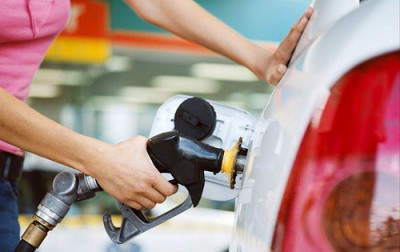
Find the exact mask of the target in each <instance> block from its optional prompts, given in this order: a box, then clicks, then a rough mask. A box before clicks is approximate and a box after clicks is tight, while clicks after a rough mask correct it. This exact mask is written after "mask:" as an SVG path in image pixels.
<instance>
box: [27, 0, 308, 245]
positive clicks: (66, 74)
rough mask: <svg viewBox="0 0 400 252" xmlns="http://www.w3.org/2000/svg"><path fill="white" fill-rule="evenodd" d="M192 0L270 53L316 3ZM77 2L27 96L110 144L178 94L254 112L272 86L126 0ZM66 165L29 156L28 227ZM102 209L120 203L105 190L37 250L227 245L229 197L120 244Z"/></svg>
mask: <svg viewBox="0 0 400 252" xmlns="http://www.w3.org/2000/svg"><path fill="white" fill-rule="evenodd" d="M196 2H197V3H199V4H200V5H202V6H203V7H204V8H206V9H207V10H208V11H210V12H211V13H212V14H214V15H215V16H217V17H218V18H220V19H221V20H222V21H223V22H225V23H226V24H228V25H229V26H231V27H232V28H234V29H235V30H236V31H238V32H239V33H241V34H242V35H243V36H245V37H247V38H249V39H251V40H253V41H255V42H257V43H260V45H262V46H264V47H265V48H266V49H268V50H274V49H275V48H276V47H277V45H278V44H279V42H280V41H281V40H282V39H283V37H284V36H285V35H286V34H287V32H288V31H289V30H290V27H291V26H292V24H294V23H295V22H296V20H297V19H298V18H299V17H300V16H301V14H302V13H303V12H304V11H305V10H306V8H307V7H308V5H309V4H310V1H309V0H279V1H277V0H197V1H196ZM71 7H72V9H71V16H70V20H69V23H68V25H67V26H66V27H65V29H64V31H63V32H62V34H60V36H59V37H58V38H57V39H56V41H55V42H54V43H53V45H52V47H51V48H50V49H49V51H48V53H47V55H46V58H45V61H44V62H43V64H42V65H41V67H40V69H39V71H38V72H37V74H36V75H35V77H34V80H33V85H32V87H31V90H30V97H29V101H28V102H29V104H30V106H32V107H33V108H34V109H36V110H38V111H39V112H41V113H43V114H44V115H46V116H48V117H50V118H52V119H53V120H55V121H57V122H59V123H61V124H62V125H64V126H66V127H68V128H70V129H73V130H75V131H77V132H80V133H82V134H85V135H88V136H92V137H95V138H98V139H101V140H103V141H106V142H109V143H118V142H120V141H123V140H125V139H127V138H130V137H132V136H135V135H137V134H141V135H144V136H148V134H149V132H150V129H151V126H152V123H153V119H154V117H155V115H156V112H157V109H158V108H159V107H160V105H161V104H163V103H164V102H165V101H166V100H167V99H169V98H171V97H173V96H174V95H177V94H185V95H190V96H198V97H201V98H203V99H210V100H213V101H218V102H221V103H224V104H227V105H232V106H235V107H238V108H242V109H245V110H247V111H249V112H250V113H252V114H253V115H254V116H255V118H258V116H259V115H260V113H261V111H262V109H263V107H264V106H265V104H266V103H267V102H268V99H269V96H270V94H271V92H272V91H273V88H272V87H271V86H269V85H267V84H266V83H264V82H261V81H258V80H257V78H256V77H255V76H254V75H253V74H252V73H251V72H250V71H248V70H247V69H245V68H243V67H241V66H238V65H237V64H235V63H233V62H231V61H230V60H228V59H226V58H223V57H221V56H219V55H216V54H214V53H212V52H210V51H208V50H207V49H205V48H202V47H200V46H198V45H195V44H193V43H191V42H188V41H185V40H182V39H180V38H177V37H176V36H173V35H171V34H169V33H167V32H165V31H163V30H161V29H159V28H157V27H154V26H152V25H150V24H148V23H145V22H143V21H142V20H141V19H140V18H139V17H138V16H136V15H135V14H134V13H133V12H132V11H131V9H130V8H129V7H128V6H127V5H126V4H125V3H124V2H123V1H122V0H71ZM210 29H211V28H210ZM50 148H51V147H50ZM65 169H69V168H68V167H64V166H61V165H59V164H57V163H54V162H51V161H49V160H46V159H43V158H41V157H38V156H36V155H33V154H31V153H27V155H26V161H25V172H24V175H23V178H22V180H21V181H20V185H19V186H20V189H21V197H20V212H21V214H22V216H21V223H22V227H21V228H22V231H23V230H24V227H25V226H24V225H25V224H26V223H27V222H28V221H29V218H30V216H31V215H32V214H33V213H34V212H35V211H36V207H37V205H38V203H39V202H40V200H41V199H42V198H43V196H44V195H45V193H46V192H47V191H48V190H49V188H50V185H51V182H52V179H53V177H54V176H55V175H56V174H57V173H58V172H59V171H61V170H65ZM106 210H110V211H111V212H112V213H113V214H116V215H118V210H117V209H116V204H115V201H114V200H113V199H112V198H110V197H108V195H106V194H105V193H99V194H98V195H97V196H96V198H94V199H91V200H88V201H86V202H82V203H77V204H74V206H73V207H72V209H71V210H70V212H69V214H68V216H67V218H66V220H64V221H63V223H61V225H60V227H57V228H56V229H55V230H54V231H52V232H51V233H50V234H49V237H48V238H47V239H46V240H45V242H44V244H43V245H42V247H41V251H63V249H64V250H65V251H70V250H72V249H74V248H75V247H76V251H86V249H85V246H89V247H90V248H92V250H93V248H98V249H94V251H187V248H188V247H190V248H191V250H192V251H197V250H196V249H197V248H198V249H199V250H198V251H224V250H226V249H227V248H228V247H229V239H230V227H231V226H232V224H233V210H234V202H233V201H229V202H213V201H209V200H202V201H201V202H200V205H199V207H198V208H196V209H191V210H189V211H187V212H188V213H185V214H182V216H180V217H179V218H178V217H177V218H176V220H175V224H172V223H169V224H165V225H163V227H160V228H159V229H157V230H155V231H149V232H148V233H149V234H145V235H143V237H142V236H140V237H139V238H138V239H135V240H134V241H133V242H130V243H129V244H125V245H123V246H116V245H115V246H114V245H113V244H112V243H111V241H110V240H109V239H108V237H107V236H106V233H105V231H104V230H103V227H102V218H101V215H102V214H103V213H104V212H105V211H106ZM189 212H190V213H189ZM64 222H65V223H64ZM210 230H212V232H210ZM68 234H70V236H71V242H69V240H68V239H69V238H68V237H70V236H68ZM154 240H157V243H156V244H155V243H154V242H153V241H154ZM95 241H97V242H95ZM183 241H185V242H183ZM204 241H207V243H205V242H204ZM167 243H168V244H167ZM197 243H198V245H196V244H197ZM66 244H68V246H67V245H66ZM85 244H87V245H85ZM94 244H97V245H98V247H93V246H94ZM185 244H186V245H187V246H186V247H185ZM71 246H72V247H71ZM74 246H75V247H74ZM177 246H179V247H177ZM205 248H208V249H207V250H205Z"/></svg>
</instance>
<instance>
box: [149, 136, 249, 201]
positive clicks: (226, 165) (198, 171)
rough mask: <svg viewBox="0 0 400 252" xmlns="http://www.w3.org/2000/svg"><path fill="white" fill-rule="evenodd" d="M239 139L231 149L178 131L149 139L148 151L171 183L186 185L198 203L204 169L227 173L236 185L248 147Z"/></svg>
mask: <svg viewBox="0 0 400 252" xmlns="http://www.w3.org/2000/svg"><path fill="white" fill-rule="evenodd" d="M241 144H242V139H241V138H240V139H239V140H238V141H237V143H236V144H235V145H234V146H233V148H232V149H230V150H226V151H224V150H223V149H220V148H215V147H213V146H210V145H207V144H204V143H202V142H200V141H198V140H195V139H192V138H189V137H187V136H184V135H182V134H180V133H179V132H178V131H176V130H175V131H170V132H166V133H162V134H160V135H157V136H155V137H152V138H150V139H149V140H148V143H147V151H148V153H149V155H150V157H151V159H152V161H153V163H154V165H155V166H156V167H157V169H158V170H159V171H160V172H161V173H170V174H171V175H172V176H173V178H174V179H173V180H172V181H171V182H172V183H178V184H181V185H183V186H185V187H186V189H187V190H188V192H189V194H190V197H191V199H192V203H193V206H197V204H198V203H199V201H200V198H201V194H202V192H203V188H204V183H205V179H204V172H205V171H208V172H213V173H214V174H217V173H220V172H223V173H226V174H227V175H228V178H229V183H230V187H231V188H232V189H233V188H234V185H235V179H236V175H237V174H238V173H241V172H243V168H244V163H245V162H244V161H245V157H246V154H247V150H246V149H242V148H241Z"/></svg>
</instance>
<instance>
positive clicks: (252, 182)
mask: <svg viewBox="0 0 400 252" xmlns="http://www.w3.org/2000/svg"><path fill="white" fill-rule="evenodd" d="M328 2H330V5H332V2H335V3H336V1H315V2H314V7H315V12H314V14H313V17H312V19H311V21H310V23H309V24H308V27H307V29H306V31H305V32H304V34H303V37H302V40H301V41H300V44H299V48H298V49H297V51H296V52H295V55H294V57H293V59H294V60H293V61H292V64H291V65H290V68H289V69H288V72H287V73H286V75H285V76H284V78H283V79H282V80H281V82H280V83H279V85H278V86H277V87H276V89H275V91H274V93H273V95H272V96H271V99H270V101H269V103H268V104H267V106H266V107H265V109H264V111H263V113H262V115H261V118H260V119H259V121H258V123H257V125H256V128H255V133H254V136H253V139H252V145H251V148H250V152H249V155H248V162H247V165H246V168H245V172H244V175H243V183H242V190H241V192H240V194H239V196H238V198H237V203H236V213H235V228H234V233H233V237H232V241H231V246H230V251H269V250H270V249H271V242H272V237H273V234H274V229H275V224H276V218H277V214H278V211H279V208H280V205H281V200H282V196H283V193H284V190H285V188H286V184H287V180H288V177H289V175H290V172H291V168H292V165H293V162H294V159H295V157H296V154H297V151H298V148H299V145H300V143H301V141H302V138H303V135H304V132H305V130H306V127H307V125H308V124H309V123H310V119H311V116H312V115H316V114H318V113H319V112H321V111H322V109H323V108H324V105H325V102H326V99H327V98H328V97H329V94H330V88H331V87H332V85H333V84H334V83H335V82H336V81H337V80H338V79H339V78H340V77H341V76H343V75H344V74H345V73H346V72H348V71H349V70H350V69H351V68H353V67H355V66H356V65H358V64H360V63H362V62H364V61H365V60H367V59H370V58H373V57H375V56H378V55H382V54H385V53H387V52H392V51H396V50H399V44H400V41H399V30H400V27H399V12H398V10H399V1H398V0H382V1H372V0H370V1H366V2H365V3H363V4H361V5H360V6H359V7H358V8H356V9H354V6H352V5H349V6H348V10H343V11H344V12H348V13H347V14H345V15H343V16H342V18H340V19H339V20H338V21H337V22H334V23H333V19H330V18H327V20H328V21H329V20H330V21H329V22H325V25H319V24H318V22H317V21H318V18H316V16H317V15H319V14H325V15H327V12H326V7H328V5H327V4H328ZM340 2H341V1H338V3H337V4H338V6H340ZM320 11H321V12H320ZM336 16H337V17H339V16H341V15H336ZM319 20H320V21H319V22H323V21H324V20H323V19H322V18H319ZM329 23H331V24H332V26H330V27H329V28H328V27H327V26H328V24H329ZM318 27H319V28H318ZM314 117H315V116H314ZM311 123H312V122H311Z"/></svg>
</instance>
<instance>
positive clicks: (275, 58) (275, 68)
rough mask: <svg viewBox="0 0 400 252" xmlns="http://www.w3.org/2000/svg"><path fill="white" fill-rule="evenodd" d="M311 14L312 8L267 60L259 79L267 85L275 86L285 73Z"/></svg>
mask: <svg viewBox="0 0 400 252" xmlns="http://www.w3.org/2000/svg"><path fill="white" fill-rule="evenodd" d="M312 13H313V9H312V8H308V9H307V11H306V12H305V13H304V14H303V16H302V17H301V18H300V19H299V20H298V21H297V22H296V23H295V24H294V25H293V26H292V28H291V29H290V31H289V33H288V34H287V35H286V37H285V38H284V39H283V41H282V42H281V44H280V45H279V47H278V48H277V50H276V51H275V52H274V53H273V54H272V55H271V56H270V57H269V58H268V60H267V62H266V64H265V66H264V69H266V70H265V71H261V72H262V75H261V76H258V78H259V79H262V80H266V81H267V82H268V83H269V84H272V85H276V84H277V83H278V82H279V81H280V79H281V78H282V77H283V75H284V74H285V73H286V70H287V64H288V63H289V60H290V58H291V57H292V54H293V52H294V49H295V48H296V46H297V43H298V42H299V39H300V37H301V34H302V33H303V31H304V29H305V28H306V26H307V23H308V21H309V19H310V17H311V15H312Z"/></svg>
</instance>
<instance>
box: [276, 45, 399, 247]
mask: <svg viewBox="0 0 400 252" xmlns="http://www.w3.org/2000/svg"><path fill="white" fill-rule="evenodd" d="M399 173H400V54H399V52H395V53H391V54H387V55H384V56H381V57H379V58H375V59H373V60H370V61H368V62H365V63H363V64H361V65H359V66H357V67H356V68H354V69H352V70H351V71H350V72H348V73H347V74H346V75H345V76H344V77H342V78H341V79H340V80H339V81H338V82H337V83H336V84H335V85H334V87H333V88H332V89H331V93H330V97H329V98H328V101H327V103H326V106H325V108H324V111H323V113H322V116H321V117H320V119H319V121H318V122H317V123H315V120H314V121H313V123H310V125H309V127H308V129H307V131H306V133H305V136H304V138H303V141H302V143H301V146H300V149H299V152H298V154H297V158H296V160H295V163H294V166H293V169H292V173H291V175H290V178H289V181H288V186H287V188H286V191H285V194H284V197H283V201H282V205H281V208H280V212H279V215H278V219H277V224H276V228H275V234H274V239H273V245H272V248H271V249H272V250H273V251H289V252H292V251H399V250H400V182H399V178H400V175H399Z"/></svg>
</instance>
